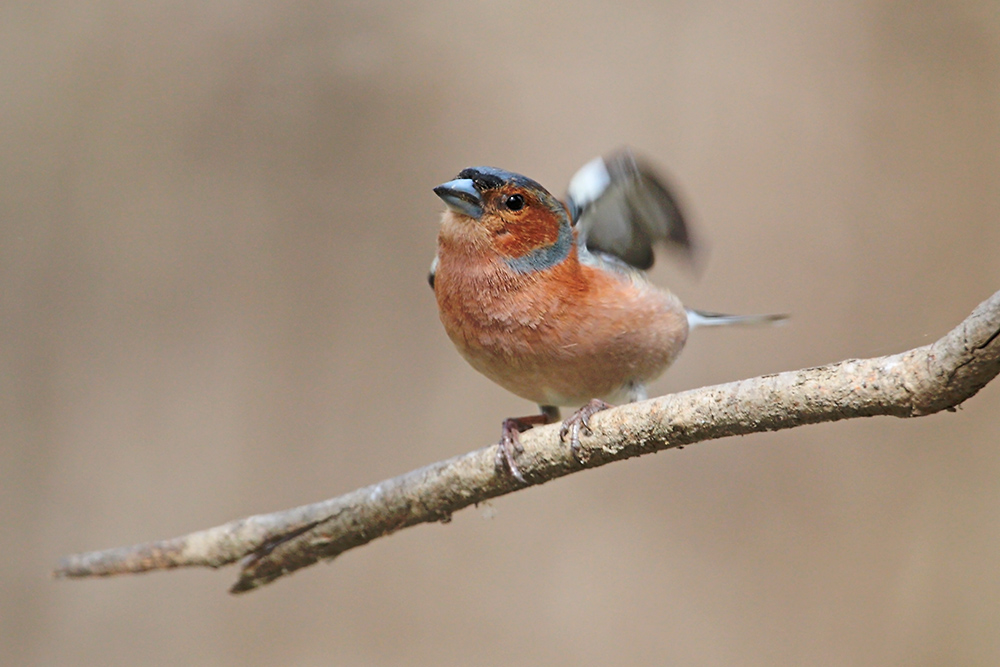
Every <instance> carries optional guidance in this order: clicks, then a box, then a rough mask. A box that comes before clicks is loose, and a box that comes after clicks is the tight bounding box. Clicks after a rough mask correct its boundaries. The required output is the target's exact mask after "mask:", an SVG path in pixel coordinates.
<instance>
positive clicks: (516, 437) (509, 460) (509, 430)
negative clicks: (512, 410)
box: [494, 419, 528, 484]
mask: <svg viewBox="0 0 1000 667" xmlns="http://www.w3.org/2000/svg"><path fill="white" fill-rule="evenodd" d="M521 428H522V425H521V423H520V422H519V421H518V420H517V419H505V420H504V422H503V427H502V430H501V434H500V442H499V443H498V444H497V454H496V459H495V463H494V464H495V465H496V469H497V470H498V471H503V469H504V468H507V470H509V471H510V474H511V476H512V477H513V478H514V479H516V480H517V481H519V482H521V484H527V483H528V482H527V480H526V479H524V475H522V474H521V469H520V468H518V467H517V461H516V460H515V458H516V457H517V456H519V455H520V454H523V453H524V447H523V446H522V445H521V437H520V434H521Z"/></svg>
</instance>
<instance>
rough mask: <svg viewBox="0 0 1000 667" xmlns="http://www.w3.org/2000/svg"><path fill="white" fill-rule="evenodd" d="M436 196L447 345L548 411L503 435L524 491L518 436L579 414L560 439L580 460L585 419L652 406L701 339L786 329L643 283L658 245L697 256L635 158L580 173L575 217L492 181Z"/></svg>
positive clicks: (503, 458) (467, 172)
mask: <svg viewBox="0 0 1000 667" xmlns="http://www.w3.org/2000/svg"><path fill="white" fill-rule="evenodd" d="M434 192H435V193H436V194H437V195H438V196H439V197H441V199H443V200H444V203H445V204H446V205H447V209H446V210H445V213H444V216H443V218H442V221H441V230H440V233H439V234H438V249H437V256H436V257H435V258H434V262H433V263H432V265H431V273H430V283H431V287H432V288H433V289H434V294H435V296H436V298H437V303H438V308H439V310H440V316H441V322H442V323H443V324H444V328H445V331H447V333H448V336H449V337H450V338H451V340H452V342H453V343H454V344H455V347H457V348H458V351H459V352H460V353H461V354H462V356H463V357H465V359H466V361H468V362H469V363H470V364H471V365H472V367H473V368H475V369H476V370H478V371H479V372H480V373H482V374H483V375H485V376H486V377H488V378H490V379H491V380H493V381H494V382H496V383H497V384H499V385H500V386H502V387H504V388H505V389H507V390H508V391H511V392H513V393H514V394H517V395H518V396H521V397H522V398H526V399H528V400H530V401H533V402H535V403H537V404H538V405H539V407H540V410H541V414H538V415H531V416H527V417H512V418H508V419H505V420H504V422H503V426H502V429H501V438H500V443H499V446H498V449H497V457H496V464H497V468H498V470H499V469H503V467H504V466H506V467H507V469H508V470H509V471H510V473H511V474H512V475H513V476H514V477H515V478H516V479H518V480H519V481H521V482H524V481H525V480H524V476H523V475H522V474H521V472H520V470H519V469H518V466H517V461H516V458H517V455H518V454H519V453H520V452H521V451H523V450H522V448H521V444H520V441H519V437H518V434H519V433H520V432H522V431H524V430H526V429H528V428H531V426H533V425H536V424H547V423H553V422H555V421H558V420H559V418H560V415H559V406H578V405H581V404H582V405H583V407H582V408H580V409H579V410H577V411H576V412H575V413H574V414H573V415H572V416H571V417H569V418H568V419H566V421H564V422H563V426H562V430H561V431H560V437H561V438H563V439H565V438H566V436H567V435H569V436H570V446H571V447H572V449H573V451H574V453H576V452H577V451H578V449H579V442H580V441H579V433H580V430H581V429H583V431H584V432H589V423H588V419H589V418H590V417H591V416H592V415H593V414H594V413H596V412H598V411H600V410H603V409H606V408H608V407H611V405H610V402H620V401H627V402H631V401H637V400H643V399H645V398H646V385H647V383H649V382H651V381H653V380H655V379H656V378H657V377H659V376H660V375H661V374H662V373H663V372H664V371H665V370H666V369H667V367H669V366H670V364H671V363H672V362H673V361H674V359H676V358H677V355H678V354H680V351H681V349H682V348H683V347H684V343H685V342H686V341H687V337H688V332H689V331H690V330H691V329H693V328H695V327H698V326H709V325H725V324H752V323H763V322H774V321H778V320H781V319H784V318H785V316H783V315H747V316H736V315H721V314H717V313H708V312H704V311H698V310H692V309H686V308H685V307H684V306H683V305H682V304H681V301H680V299H678V298H677V297H676V296H675V295H674V294H673V293H671V292H669V291H667V290H663V289H659V288H657V287H655V286H653V285H652V284H651V283H649V282H648V281H647V280H646V277H645V273H644V270H645V269H648V268H649V267H650V266H652V264H653V246H654V244H656V243H658V242H664V243H666V244H667V245H671V246H673V247H675V248H677V249H679V250H680V251H681V252H682V253H684V254H685V255H687V256H691V254H692V251H693V244H692V241H691V237H690V235H689V231H688V229H687V226H686V225H685V222H684V218H683V216H682V215H681V211H680V208H679V207H678V205H677V202H676V200H675V198H674V197H673V195H672V194H671V193H670V191H669V190H668V189H667V187H666V185H665V184H664V182H663V180H662V179H661V178H660V177H659V176H658V175H657V174H656V173H655V172H654V171H653V170H652V169H651V168H649V167H648V166H647V165H645V164H643V163H641V162H639V161H638V160H637V159H636V158H635V156H634V155H633V154H632V153H631V151H629V150H627V149H623V150H620V151H618V152H616V153H613V154H611V155H608V156H605V157H600V158H596V159H594V160H592V161H591V162H589V163H587V164H586V165H584V166H583V167H582V168H581V169H580V170H579V171H578V172H577V173H576V175H574V176H573V178H572V179H571V181H570V185H569V189H568V194H567V196H566V203H565V204H563V203H562V202H560V201H559V200H558V199H556V198H555V197H553V196H552V195H551V194H550V193H549V192H548V191H547V190H546V189H545V188H543V187H542V186H541V185H539V184H538V183H536V182H535V181H533V180H531V179H530V178H526V177H525V176H521V175H520V174H515V173H512V172H509V171H504V170H502V169H496V168H493V167H472V168H469V169H464V170H463V171H462V172H461V173H459V174H458V176H457V177H456V178H455V179H454V180H451V181H448V182H447V183H444V184H442V185H439V186H438V187H436V188H434Z"/></svg>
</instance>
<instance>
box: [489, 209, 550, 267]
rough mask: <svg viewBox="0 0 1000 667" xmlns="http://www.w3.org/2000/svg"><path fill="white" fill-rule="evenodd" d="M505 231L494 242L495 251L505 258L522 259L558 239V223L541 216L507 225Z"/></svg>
mask: <svg viewBox="0 0 1000 667" xmlns="http://www.w3.org/2000/svg"><path fill="white" fill-rule="evenodd" d="M507 230H508V233H507V234H499V235H497V236H496V241H495V243H496V246H497V249H498V250H500V252H501V253H503V254H504V255H505V256H507V257H523V256H524V255H527V254H528V253H529V252H531V251H532V250H536V249H538V248H544V247H546V246H550V245H553V244H554V243H555V242H556V241H557V240H558V239H559V221H558V220H551V219H547V218H545V217H542V216H536V217H532V218H527V219H524V220H519V221H517V222H511V223H508V225H507Z"/></svg>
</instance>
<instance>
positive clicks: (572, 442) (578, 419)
mask: <svg viewBox="0 0 1000 667" xmlns="http://www.w3.org/2000/svg"><path fill="white" fill-rule="evenodd" d="M613 407H615V406H613V405H611V404H610V403H605V402H604V401H602V400H601V399H599V398H592V399H590V401H589V402H588V403H587V404H586V405H584V406H583V407H582V408H580V409H579V410H577V411H576V412H574V413H573V414H571V415H570V416H569V417H567V418H566V421H564V422H563V423H562V428H561V429H559V439H560V440H565V439H566V436H567V435H569V436H570V439H569V448H570V450H572V452H573V456H575V457H576V458H578V459H579V458H580V429H581V428H582V429H583V431H584V433H586V434H587V435H593V432H592V431H591V430H590V418H591V417H593V416H594V415H595V414H597V413H598V412H600V411H601V410H607V409H608V408H613Z"/></svg>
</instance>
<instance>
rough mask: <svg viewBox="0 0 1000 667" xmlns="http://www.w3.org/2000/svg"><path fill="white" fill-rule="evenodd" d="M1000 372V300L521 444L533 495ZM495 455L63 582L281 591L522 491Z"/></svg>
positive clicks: (84, 561)
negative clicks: (955, 317) (194, 570)
mask: <svg viewBox="0 0 1000 667" xmlns="http://www.w3.org/2000/svg"><path fill="white" fill-rule="evenodd" d="M998 372H1000V292H997V293H996V294H994V295H993V296H992V297H990V298H989V299H987V300H986V301H984V302H983V303H982V304H980V305H979V307H977V308H976V309H975V310H974V311H973V312H972V314H971V315H970V316H969V317H968V318H967V319H966V320H965V321H964V322H962V323H961V324H960V325H958V326H957V327H956V328H955V329H953V330H952V331H951V332H949V333H948V334H947V335H945V336H944V337H943V338H941V339H940V340H939V341H937V342H936V343H933V344H931V345H927V346H925V347H920V348H916V349H913V350H910V351H908V352H903V353H901V354H895V355H891V356H887V357H878V358H873V359H861V360H857V359H851V360H847V361H842V362H839V363H836V364H830V365H827V366H819V367H817V368H808V369H805V370H799V371H789V372H785V373H778V374H776V375H765V376H762V377H757V378H753V379H750V380H742V381H739V382H730V383H728V384H722V385H716V386H714V387H704V388H702V389H694V390H691V391H685V392H682V393H679V394H671V395H668V396H663V397H660V398H656V399H653V400H649V401H644V402H642V403H633V404H631V405H624V406H621V407H619V408H615V409H613V410H608V411H606V412H601V413H598V414H597V415H595V416H594V417H593V419H592V420H591V425H592V427H593V434H592V435H591V436H588V437H584V438H582V441H581V451H580V458H579V460H578V459H576V458H574V457H573V455H572V453H571V452H570V449H569V447H568V446H567V445H566V444H564V443H562V442H560V440H559V436H558V431H559V426H558V425H551V426H545V427H539V428H534V429H532V430H530V431H528V432H526V433H525V434H524V435H523V436H522V443H523V444H524V454H523V455H521V457H520V458H519V459H518V465H519V466H520V468H521V471H522V473H523V474H524V476H525V478H526V479H527V480H528V484H529V485H535V484H543V483H545V482H548V481H550V480H553V479H556V478H557V477H562V476H563V475H568V474H570V473H574V472H577V471H579V470H584V469H586V468H596V467H597V466H602V465H604V464H606V463H611V462H612V461H620V460H623V459H627V458H631V457H633V456H640V455H642V454H649V453H651V452H656V451H660V450H662V449H668V448H671V447H680V446H683V445H690V444H694V443H696V442H702V441H704V440H713V439H716V438H723V437H726V436H731V435H745V434H748V433H755V432H758V431H775V430H779V429H786V428H793V427H796V426H801V425H803V424H816V423H820V422H828V421H838V420H840V419H850V418H854V417H871V416H875V415H893V416H896V417H918V416H922V415H929V414H933V413H935V412H939V411H941V410H951V411H954V410H955V408H956V406H958V405H959V404H961V403H962V402H963V401H965V400H967V399H968V398H970V397H972V396H973V395H975V394H976V392H978V391H979V390H980V389H982V388H983V387H984V386H985V385H986V384H987V383H988V382H989V381H990V380H992V379H993V378H994V377H995V376H996V375H997V374H998ZM495 447H496V445H492V446H489V447H486V448H483V449H479V450H477V451H474V452H470V453H468V454H464V455H462V456H456V457H454V458H452V459H448V460H447V461H441V462H439V463H434V464H432V465H429V466H426V467H424V468H420V469H419V470H414V471H412V472H409V473H407V474H405V475H401V476H399V477H395V478H393V479H388V480H385V481H383V482H380V483H378V484H374V485H372V486H367V487H365V488H362V489H358V490H356V491H352V492H351V493H347V494H345V495H342V496H339V497H337V498H332V499H330V500H325V501H323V502H319V503H315V504H312V505H304V506H302V507H297V508H295V509H291V510H286V511H283V512H275V513H273V514H261V515H257V516H251V517H247V518H244V519H238V520H236V521H231V522H229V523H227V524H224V525H221V526H217V527H215V528H209V529H207V530H202V531H198V532H195V533H191V534H190V535H185V536H183V537H176V538H173V539H168V540H161V541H157V542H150V543H147V544H140V545H137V546H132V547H121V548H117V549H109V550H107V551H96V552H91V553H84V554H77V555H73V556H68V557H66V558H64V559H62V561H61V562H60V564H59V567H58V569H57V570H56V571H55V575H56V576H58V577H94V576H107V575H112V574H124V573H136V572H146V571H149V570H163V569H170V568H175V567H190V566H208V567H221V566H223V565H228V564H230V563H233V562H236V561H238V560H239V561H240V575H239V579H238V580H237V582H236V583H235V584H234V585H233V587H232V589H231V591H232V592H234V593H241V592H245V591H250V590H253V589H254V588H257V587H259V586H263V585H265V584H268V583H270V582H272V581H274V580H275V579H278V578H279V577H282V576H284V575H286V574H289V573H291V572H294V571H295V570H297V569H299V568H302V567H306V566H308V565H312V564H313V563H316V562H317V561H319V560H322V559H327V558H333V557H335V556H338V555H339V554H341V553H343V552H345V551H347V550H348V549H352V548H354V547H358V546H361V545H362V544H367V543H368V542H370V541H372V540H374V539H375V538H377V537H382V536H383V535H389V534H391V533H394V532H396V531H397V530H400V529H401V528H406V527H408V526H413V525H416V524H418V523H423V522H428V521H445V522H446V521H448V520H449V519H450V517H451V514H452V513H453V512H456V511H458V510H460V509H462V508H464V507H468V506H469V505H472V504H474V503H480V502H483V501H485V500H488V499H490V498H494V497H496V496H500V495H503V494H506V493H511V492H513V491H517V490H519V489H521V488H523V485H521V484H519V483H518V482H517V481H516V480H514V479H513V478H512V477H511V476H510V475H508V474H503V473H500V474H498V473H497V471H496V469H495V468H494V458H495V456H494V454H495Z"/></svg>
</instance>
